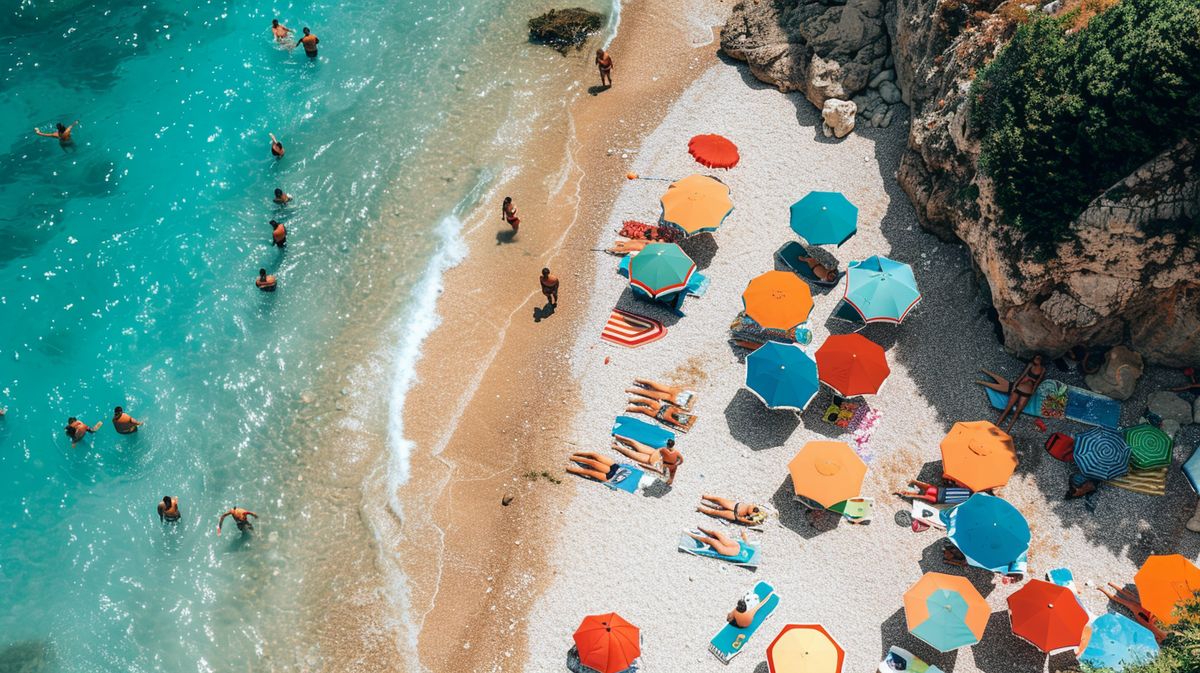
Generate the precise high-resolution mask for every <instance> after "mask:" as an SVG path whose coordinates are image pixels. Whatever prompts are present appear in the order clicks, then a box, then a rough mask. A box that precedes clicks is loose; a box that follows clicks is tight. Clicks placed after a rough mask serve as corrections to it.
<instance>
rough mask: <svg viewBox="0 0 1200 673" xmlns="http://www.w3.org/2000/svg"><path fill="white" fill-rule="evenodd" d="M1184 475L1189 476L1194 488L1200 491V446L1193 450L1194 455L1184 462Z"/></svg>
mask: <svg viewBox="0 0 1200 673" xmlns="http://www.w3.org/2000/svg"><path fill="white" fill-rule="evenodd" d="M1182 469H1183V476H1185V477H1187V480H1188V483H1189V484H1191V485H1192V490H1193V491H1195V492H1196V493H1200V446H1197V447H1196V448H1195V449H1193V450H1192V457H1191V458H1188V459H1187V462H1186V463H1184V464H1183V468H1182Z"/></svg>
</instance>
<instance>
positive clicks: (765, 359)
mask: <svg viewBox="0 0 1200 673" xmlns="http://www.w3.org/2000/svg"><path fill="white" fill-rule="evenodd" d="M746 387H747V388H749V389H750V392H752V393H754V395H755V396H756V397H758V399H760V400H762V403H763V404H765V405H767V407H768V408H770V409H792V410H795V411H804V409H805V407H807V406H808V403H809V402H811V401H812V399H813V398H814V397H816V395H817V391H818V390H820V389H821V382H820V381H819V380H818V379H817V361H816V360H814V359H812V357H811V356H809V354H808V353H806V352H804V349H803V348H801V347H800V346H798V345H796V344H783V343H779V342H778V341H768V342H767V343H765V344H763V345H762V347H760V348H759V349H758V350H756V351H754V352H753V353H751V354H750V355H749V356H747V357H746Z"/></svg>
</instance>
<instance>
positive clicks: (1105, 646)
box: [1075, 613, 1158, 671]
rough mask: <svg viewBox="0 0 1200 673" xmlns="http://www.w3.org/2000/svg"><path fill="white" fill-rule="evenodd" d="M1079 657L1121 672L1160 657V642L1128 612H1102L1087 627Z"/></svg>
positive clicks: (1078, 651) (1084, 661)
mask: <svg viewBox="0 0 1200 673" xmlns="http://www.w3.org/2000/svg"><path fill="white" fill-rule="evenodd" d="M1075 654H1076V657H1077V658H1078V659H1079V661H1080V662H1082V663H1085V664H1088V665H1090V666H1094V667H1096V668H1111V669H1112V670H1114V671H1120V670H1122V669H1124V668H1125V666H1126V665H1128V664H1134V663H1139V662H1145V661H1149V660H1150V659H1153V658H1154V657H1157V656H1158V641H1156V640H1155V639H1154V634H1153V633H1151V632H1150V629H1148V628H1146V627H1144V626H1142V625H1141V624H1138V623H1137V622H1135V621H1133V620H1132V619H1130V618H1128V617H1126V616H1125V615H1119V614H1115V613H1110V614H1106V615H1100V616H1099V617H1097V618H1095V619H1094V620H1092V623H1091V624H1088V625H1087V626H1085V627H1084V628H1083V641H1082V642H1081V643H1079V649H1078V650H1076V653H1075Z"/></svg>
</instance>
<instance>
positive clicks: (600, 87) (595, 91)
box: [587, 84, 612, 96]
mask: <svg viewBox="0 0 1200 673" xmlns="http://www.w3.org/2000/svg"><path fill="white" fill-rule="evenodd" d="M611 88H612V86H610V85H607V84H594V85H592V86H589V87H588V89H587V92H588V93H590V94H592V95H593V96H599V95H600V94H602V93H604V92H605V91H608V90H609V89H611Z"/></svg>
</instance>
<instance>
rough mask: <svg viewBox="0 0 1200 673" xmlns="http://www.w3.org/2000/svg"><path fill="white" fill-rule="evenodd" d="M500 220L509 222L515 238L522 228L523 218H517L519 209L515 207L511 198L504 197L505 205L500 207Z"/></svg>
mask: <svg viewBox="0 0 1200 673" xmlns="http://www.w3.org/2000/svg"><path fill="white" fill-rule="evenodd" d="M500 219H502V220H504V221H505V222H508V226H510V227H512V230H513V235H514V236H515V235H516V234H517V230H518V229H520V228H521V218H519V217H517V207H516V206H514V205H513V200H512V197H511V196H506V197H504V205H502V206H500Z"/></svg>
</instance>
